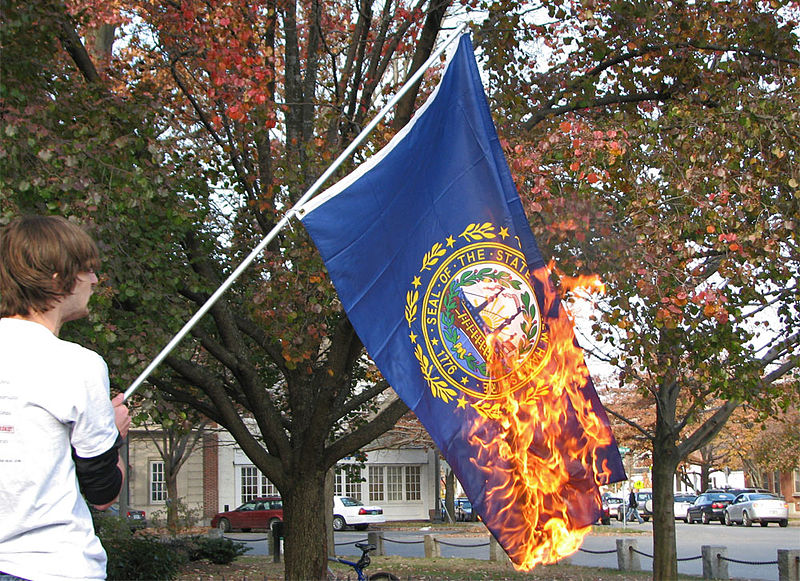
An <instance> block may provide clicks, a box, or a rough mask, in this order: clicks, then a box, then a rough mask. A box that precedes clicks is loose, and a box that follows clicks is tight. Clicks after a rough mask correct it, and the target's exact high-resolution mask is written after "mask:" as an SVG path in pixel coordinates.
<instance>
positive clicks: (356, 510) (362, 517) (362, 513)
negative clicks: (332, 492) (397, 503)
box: [333, 496, 386, 531]
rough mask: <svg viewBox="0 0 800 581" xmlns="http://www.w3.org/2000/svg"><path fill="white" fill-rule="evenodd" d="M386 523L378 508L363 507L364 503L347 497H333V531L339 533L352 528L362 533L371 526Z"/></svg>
mask: <svg viewBox="0 0 800 581" xmlns="http://www.w3.org/2000/svg"><path fill="white" fill-rule="evenodd" d="M382 522H386V518H385V517H384V516H383V509H382V508H381V507H379V506H364V503H363V502H361V501H360V500H356V499H355V498H350V497H349V496H334V497H333V530H335V531H341V530H343V529H344V528H345V527H348V526H352V527H354V528H356V529H357V530H359V531H363V530H364V529H366V528H367V527H368V526H369V525H371V524H378V523H382Z"/></svg>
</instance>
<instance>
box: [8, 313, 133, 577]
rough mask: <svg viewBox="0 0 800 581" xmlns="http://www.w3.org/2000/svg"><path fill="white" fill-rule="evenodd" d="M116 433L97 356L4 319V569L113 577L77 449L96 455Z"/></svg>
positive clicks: (41, 328) (21, 574)
mask: <svg viewBox="0 0 800 581" xmlns="http://www.w3.org/2000/svg"><path fill="white" fill-rule="evenodd" d="M118 435H119V432H118V431H117V427H116V425H115V423H114V410H113V407H112V405H111V400H110V399H109V382H108V368H107V367H106V364H105V362H104V361H103V359H102V358H101V357H100V356H99V355H98V354H97V353H95V352H93V351H90V350H88V349H85V348H83V347H81V346H80V345H76V344H75V343H70V342H67V341H62V340H60V339H59V338H58V337H56V336H55V335H53V334H52V333H51V332H50V330H49V329H47V328H46V327H44V326H43V325H40V324H38V323H33V322H30V321H23V320H19V319H0V571H3V572H5V573H8V574H11V575H16V576H18V577H23V578H25V579H34V580H36V581H39V580H42V581H46V580H48V579H105V577H106V553H105V551H104V550H103V547H102V545H101V544H100V540H99V539H98V538H97V536H95V534H94V527H93V525H92V518H91V514H90V512H89V508H88V506H87V505H86V502H85V500H84V499H83V497H82V496H81V494H80V489H79V487H78V481H77V478H76V476H75V464H74V462H73V460H72V453H71V449H70V445H71V446H73V447H74V448H75V450H76V453H77V455H78V456H80V457H82V458H93V457H95V456H99V455H100V454H102V453H103V452H106V451H108V450H109V449H111V447H112V446H113V445H114V443H115V441H116V439H117V436H118Z"/></svg>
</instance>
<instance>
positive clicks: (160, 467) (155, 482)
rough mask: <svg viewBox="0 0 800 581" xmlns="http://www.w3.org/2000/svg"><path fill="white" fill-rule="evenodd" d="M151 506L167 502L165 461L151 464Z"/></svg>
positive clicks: (151, 462) (154, 461)
mask: <svg viewBox="0 0 800 581" xmlns="http://www.w3.org/2000/svg"><path fill="white" fill-rule="evenodd" d="M148 472H149V475H148V476H149V483H150V491H149V492H150V504H164V503H166V502H167V479H166V466H165V465H164V461H163V460H150V462H149V470H148Z"/></svg>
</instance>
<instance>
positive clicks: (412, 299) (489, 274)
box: [405, 222, 538, 419]
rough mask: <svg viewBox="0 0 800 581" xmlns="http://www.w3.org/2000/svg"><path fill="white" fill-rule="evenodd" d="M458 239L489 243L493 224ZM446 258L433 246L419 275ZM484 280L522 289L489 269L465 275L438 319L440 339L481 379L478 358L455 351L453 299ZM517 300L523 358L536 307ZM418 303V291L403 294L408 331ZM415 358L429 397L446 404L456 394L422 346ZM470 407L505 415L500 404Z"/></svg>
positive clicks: (483, 370) (484, 413)
mask: <svg viewBox="0 0 800 581" xmlns="http://www.w3.org/2000/svg"><path fill="white" fill-rule="evenodd" d="M459 237H460V238H464V239H465V240H468V241H476V240H491V239H494V238H496V237H497V235H496V234H495V226H494V224H492V223H491V222H483V223H480V224H478V223H475V224H469V225H467V227H466V228H465V229H464V231H463V232H462V233H461V234H459ZM449 242H450V243H449V244H448V246H449V245H450V244H451V243H452V240H450V241H449ZM446 254H447V250H446V249H445V247H444V246H443V245H442V243H441V242H436V243H434V244H433V246H431V249H430V251H428V252H426V253H425V254H424V255H423V257H422V267H421V268H420V272H422V271H423V270H431V269H432V268H433V267H434V266H436V265H437V264H438V263H439V260H440V259H441V258H442V257H443V256H445V255H446ZM487 280H490V281H493V282H496V283H497V284H500V285H502V286H505V287H506V288H512V287H513V288H514V289H516V290H519V289H520V288H521V284H520V282H519V281H515V280H513V279H511V275H510V274H509V273H507V272H502V271H498V270H495V269H492V268H482V269H480V270H473V271H467V272H464V274H462V276H461V278H460V279H459V280H458V281H453V282H452V283H451V285H450V287H449V289H448V293H447V296H446V298H445V299H444V303H443V306H444V312H443V314H442V319H441V321H442V324H443V332H442V336H443V337H444V338H445V339H446V340H447V341H448V343H449V344H450V347H451V348H452V349H453V350H454V351H455V352H457V353H459V355H460V356H462V358H463V360H464V361H465V363H466V364H467V366H468V367H469V368H470V369H471V370H472V371H474V372H478V373H481V374H482V375H484V376H485V375H486V364H485V362H484V363H479V362H478V359H477V357H476V356H475V355H474V354H473V353H467V352H466V350H465V349H463V346H462V348H461V349H459V348H458V336H457V333H456V329H455V325H454V323H455V317H454V315H453V311H454V310H455V309H456V307H457V305H456V302H455V297H456V296H457V295H458V290H459V288H461V287H462V286H470V285H473V284H477V283H478V282H481V281H487ZM520 298H521V300H522V304H523V307H524V308H523V313H522V314H523V318H524V320H523V322H522V324H521V325H520V328H521V330H522V331H523V332H524V333H525V336H526V338H527V339H528V341H527V345H526V347H525V348H524V349H523V350H521V351H520V355H524V354H526V353H527V352H528V351H530V350H531V349H532V348H533V343H534V340H535V339H536V334H537V331H538V327H537V325H536V324H535V320H536V318H535V307H534V305H533V303H532V302H531V296H530V295H529V294H528V293H523V294H522V295H521V297H520ZM418 302H419V291H416V290H412V291H408V292H407V293H406V306H405V319H406V322H407V323H408V325H409V327H410V326H411V324H412V323H413V322H414V321H416V320H417V314H418V310H419V309H418ZM414 355H415V357H416V359H417V361H418V362H419V365H420V370H421V371H422V375H423V377H424V378H425V381H426V383H427V384H428V387H429V388H430V390H431V394H433V396H434V397H436V398H439V399H441V400H443V401H444V402H445V403H449V402H450V401H452V400H453V399H454V398H455V396H456V395H457V392H456V390H454V389H452V388H450V387H448V383H447V381H445V380H444V379H442V378H441V377H440V376H439V375H437V374H436V373H435V367H434V365H433V364H432V363H431V361H430V359H429V358H428V357H427V356H426V355H425V353H424V351H423V350H422V346H421V345H419V344H417V345H416V347H415V349H414ZM472 407H473V408H474V409H475V410H476V411H477V412H478V413H479V414H480V415H482V416H483V417H486V418H492V419H499V418H501V417H503V416H504V415H505V411H504V409H503V406H502V404H500V403H488V402H486V401H480V402H476V403H474V404H472Z"/></svg>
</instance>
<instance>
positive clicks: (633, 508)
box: [625, 490, 644, 524]
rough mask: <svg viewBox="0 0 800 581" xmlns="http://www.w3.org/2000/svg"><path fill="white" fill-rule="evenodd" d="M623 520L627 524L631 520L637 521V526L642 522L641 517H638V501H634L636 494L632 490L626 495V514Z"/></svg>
mask: <svg viewBox="0 0 800 581" xmlns="http://www.w3.org/2000/svg"><path fill="white" fill-rule="evenodd" d="M625 518H626V519H627V520H628V522H631V521H632V520H633V519H636V520H638V521H639V524H642V523H643V522H644V521H643V520H642V517H641V515H639V501H638V500H636V492H634V491H633V490H631V493H630V494H629V495H628V514H627V515H625Z"/></svg>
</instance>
